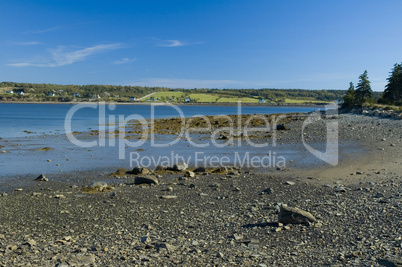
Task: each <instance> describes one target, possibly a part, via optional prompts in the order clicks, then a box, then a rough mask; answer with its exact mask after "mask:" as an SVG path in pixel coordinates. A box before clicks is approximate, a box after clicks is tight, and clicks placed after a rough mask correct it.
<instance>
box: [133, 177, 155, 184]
mask: <svg viewBox="0 0 402 267" xmlns="http://www.w3.org/2000/svg"><path fill="white" fill-rule="evenodd" d="M134 184H156V185H157V184H159V181H158V179H157V178H156V177H155V176H151V175H147V176H139V177H135V180H134Z"/></svg>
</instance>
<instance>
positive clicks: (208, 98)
mask: <svg viewBox="0 0 402 267" xmlns="http://www.w3.org/2000/svg"><path fill="white" fill-rule="evenodd" d="M152 97H154V98H155V100H156V99H159V101H170V99H171V98H172V97H174V99H175V100H174V102H176V101H178V102H183V101H184V98H186V97H190V98H191V99H192V100H193V101H194V102H196V103H197V102H198V103H228V102H238V101H241V102H247V103H258V98H252V97H240V98H239V97H228V96H227V95H219V94H187V93H184V92H172V91H169V92H158V93H155V94H153V95H152ZM147 99H149V97H147ZM142 101H146V99H142Z"/></svg>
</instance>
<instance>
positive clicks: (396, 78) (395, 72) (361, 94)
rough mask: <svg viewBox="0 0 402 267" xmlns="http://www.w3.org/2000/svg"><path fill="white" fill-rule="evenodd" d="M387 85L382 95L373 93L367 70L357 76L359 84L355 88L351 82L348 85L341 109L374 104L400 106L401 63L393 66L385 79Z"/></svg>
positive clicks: (401, 104)
mask: <svg viewBox="0 0 402 267" xmlns="http://www.w3.org/2000/svg"><path fill="white" fill-rule="evenodd" d="M387 81H388V84H387V85H386V86H385V90H384V92H383V93H380V95H379V96H378V94H376V93H374V92H373V91H372V90H371V86H370V80H369V78H368V72H367V70H365V71H364V73H363V74H361V75H360V76H359V82H358V84H357V86H356V88H355V86H354V84H353V82H350V83H349V89H348V90H347V92H346V94H345V96H344V98H343V101H344V103H343V105H342V107H343V108H354V107H361V106H363V105H373V104H374V103H379V104H386V105H397V106H402V63H401V64H395V65H394V68H393V69H392V71H391V72H390V76H389V77H388V78H387Z"/></svg>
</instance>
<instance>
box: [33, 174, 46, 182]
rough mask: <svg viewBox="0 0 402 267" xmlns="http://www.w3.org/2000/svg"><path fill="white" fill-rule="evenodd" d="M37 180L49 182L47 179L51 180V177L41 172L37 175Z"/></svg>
mask: <svg viewBox="0 0 402 267" xmlns="http://www.w3.org/2000/svg"><path fill="white" fill-rule="evenodd" d="M35 181H37V182H47V181H49V179H48V178H47V177H46V176H45V175H44V174H41V175H39V176H38V177H36V179H35Z"/></svg>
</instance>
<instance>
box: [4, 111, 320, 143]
mask: <svg viewBox="0 0 402 267" xmlns="http://www.w3.org/2000/svg"><path fill="white" fill-rule="evenodd" d="M74 107H75V105H72V104H6V103H0V137H2V138H14V137H25V136H27V135H39V134H63V133H65V128H64V123H65V120H66V115H67V114H68V112H69V110H71V109H72V108H74ZM113 107H114V109H113ZM317 109H318V108H317V107H269V106H242V107H241V108H240V110H239V108H238V107H237V106H195V105H194V106H193V105H191V106H189V105H187V106H161V105H156V106H151V105H137V104H136V105H105V106H104V112H102V109H101V108H100V105H96V104H89V105H86V106H82V108H80V109H78V110H77V111H76V112H75V113H73V116H72V123H71V128H72V131H80V132H82V131H88V130H91V129H97V128H98V125H99V124H103V123H105V124H108V123H109V122H110V118H113V119H114V120H115V121H116V122H118V121H119V116H122V117H123V118H127V117H128V116H132V115H136V116H141V117H143V118H145V119H150V118H151V117H154V118H166V117H179V116H181V115H183V116H185V117H191V116H195V115H229V114H238V113H239V112H240V114H277V113H293V112H310V111H314V110H317ZM110 116H112V117H110ZM24 131H27V132H29V133H27V132H24Z"/></svg>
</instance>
